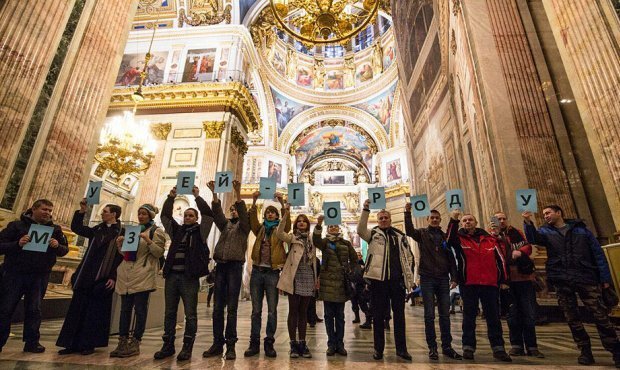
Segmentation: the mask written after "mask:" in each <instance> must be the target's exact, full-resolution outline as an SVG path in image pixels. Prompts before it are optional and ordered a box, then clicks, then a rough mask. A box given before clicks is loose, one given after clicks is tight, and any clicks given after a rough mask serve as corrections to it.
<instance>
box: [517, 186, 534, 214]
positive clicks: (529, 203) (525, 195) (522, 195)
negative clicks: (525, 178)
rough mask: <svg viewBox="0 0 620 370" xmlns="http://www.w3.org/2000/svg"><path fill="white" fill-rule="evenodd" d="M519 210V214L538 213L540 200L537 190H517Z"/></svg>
mask: <svg viewBox="0 0 620 370" xmlns="http://www.w3.org/2000/svg"><path fill="white" fill-rule="evenodd" d="M517 210H518V211H519V212H525V211H530V212H533V213H536V212H538V199H537V197H536V189H521V190H517Z"/></svg>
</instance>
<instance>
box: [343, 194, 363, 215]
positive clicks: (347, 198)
mask: <svg viewBox="0 0 620 370" xmlns="http://www.w3.org/2000/svg"><path fill="white" fill-rule="evenodd" d="M344 204H345V207H347V211H349V212H351V213H356V212H357V211H358V210H359V208H360V197H359V194H357V193H346V194H345V195H344Z"/></svg>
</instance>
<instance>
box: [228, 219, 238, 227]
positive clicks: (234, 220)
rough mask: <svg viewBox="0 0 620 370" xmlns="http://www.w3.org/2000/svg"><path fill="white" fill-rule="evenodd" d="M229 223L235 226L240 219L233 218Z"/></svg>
mask: <svg viewBox="0 0 620 370" xmlns="http://www.w3.org/2000/svg"><path fill="white" fill-rule="evenodd" d="M229 221H230V223H231V224H233V225H234V224H236V223H237V222H239V217H235V218H231V219H230V220H229Z"/></svg>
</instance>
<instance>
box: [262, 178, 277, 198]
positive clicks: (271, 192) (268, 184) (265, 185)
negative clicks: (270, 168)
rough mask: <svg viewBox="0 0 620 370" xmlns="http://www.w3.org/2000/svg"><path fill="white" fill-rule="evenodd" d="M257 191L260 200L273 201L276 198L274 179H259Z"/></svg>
mask: <svg viewBox="0 0 620 370" xmlns="http://www.w3.org/2000/svg"><path fill="white" fill-rule="evenodd" d="M258 191H260V196H259V198H260V199H273V198H274V197H275V196H276V179H274V178H273V177H261V178H260V183H259V186H258Z"/></svg>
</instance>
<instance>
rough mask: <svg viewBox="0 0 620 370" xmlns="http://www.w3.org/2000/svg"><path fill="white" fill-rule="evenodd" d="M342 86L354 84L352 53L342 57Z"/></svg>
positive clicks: (346, 86)
mask: <svg viewBox="0 0 620 370" xmlns="http://www.w3.org/2000/svg"><path fill="white" fill-rule="evenodd" d="M343 72H344V87H345V89H346V88H348V87H353V86H355V61H354V58H353V55H351V56H348V57H346V58H345V59H344V71H343Z"/></svg>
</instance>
